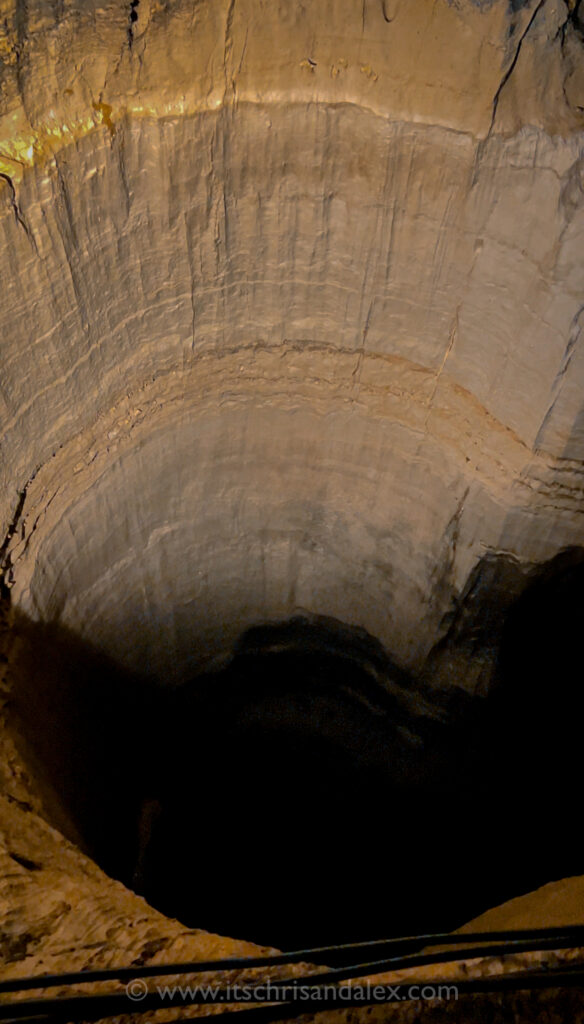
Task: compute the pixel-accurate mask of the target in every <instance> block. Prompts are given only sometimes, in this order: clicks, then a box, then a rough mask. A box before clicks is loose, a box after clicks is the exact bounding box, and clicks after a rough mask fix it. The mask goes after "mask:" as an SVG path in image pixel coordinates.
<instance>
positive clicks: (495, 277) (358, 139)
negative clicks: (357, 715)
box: [0, 0, 584, 1019]
mask: <svg viewBox="0 0 584 1024" xmlns="http://www.w3.org/2000/svg"><path fill="white" fill-rule="evenodd" d="M583 18H584V15H583V12H582V5H581V3H579V2H575V0H568V2H564V0H528V2H515V0H513V2H511V3H508V2H507V0H484V2H479V0H476V2H475V0H416V2H408V0H379V2H374V0H362V2H354V3H350V2H347V0H326V2H323V0H312V2H308V0H306V2H302V3H295V4H292V3H287V2H286V3H284V2H283V3H272V2H263V0H229V2H227V0H223V2H216V0H213V2H211V0H184V2H183V0H173V2H171V3H168V4H167V3H164V4H163V3H159V2H158V0H138V2H137V0H133V2H132V3H131V4H126V3H120V2H117V0H116V2H114V0H111V2H110V0H108V3H106V4H103V5H101V4H100V5H98V4H93V3H87V2H85V0H83V2H82V0H75V2H71V0H62V2H59V3H56V4H49V3H47V2H46V0H32V2H29V3H26V4H25V3H21V2H14V0H1V4H0V266H1V272H0V273H1V278H0V279H1V282H2V292H1V302H2V337H1V340H0V358H1V389H0V421H1V423H2V449H1V464H0V479H1V482H2V487H1V488H0V522H1V533H0V536H2V537H3V538H4V540H3V542H2V543H1V544H0V553H1V558H2V570H3V580H4V588H5V590H8V589H9V590H10V595H11V601H12V605H13V608H14V609H15V610H17V612H18V613H19V615H20V616H21V617H22V618H23V619H26V620H29V621H30V622H32V623H33V624H34V623H50V624H52V625H53V626H55V627H58V628H60V629H66V630H70V631H71V632H72V633H73V634H75V635H76V636H77V637H79V638H81V639H82V640H83V641H84V642H86V643H88V644H91V645H92V647H94V648H95V649H97V650H98V651H99V652H101V653H103V654H105V655H107V656H109V657H111V658H113V659H114V660H115V661H116V663H117V664H119V665H121V666H123V667H125V668H127V669H131V670H133V671H135V672H137V673H140V674H142V675H146V676H148V677H150V678H151V679H152V678H153V679H155V680H158V681H163V682H176V683H179V682H181V681H183V680H185V679H186V678H188V677H189V675H191V674H192V672H193V671H194V670H195V669H197V668H199V667H201V666H204V665H206V664H207V663H208V662H209V661H210V660H212V659H214V658H216V657H217V656H221V655H223V654H224V653H225V652H226V651H228V650H229V649H230V646H231V644H232V642H233V641H234V640H235V639H236V637H237V636H239V635H240V634H241V632H242V631H243V630H244V629H246V628H247V627H248V626H250V625H253V624H255V623H257V622H261V621H265V620H278V619H286V618H288V617H290V616H292V615H294V614H296V613H298V612H305V613H316V614H320V615H327V616H331V617H333V618H335V619H337V620H340V621H341V622H346V623H349V624H351V625H354V626H359V627H363V628H365V629H366V630H367V631H368V632H369V633H370V634H372V635H373V636H375V637H377V638H378V639H379V640H380V641H381V642H382V643H383V644H384V645H385V647H386V648H387V649H388V651H389V652H390V653H391V655H392V656H393V657H394V658H395V659H396V661H397V662H398V663H400V664H401V665H403V666H404V667H406V668H408V669H409V670H410V671H412V672H414V673H418V672H424V671H425V672H426V673H427V672H428V656H429V655H430V654H431V653H432V652H435V651H436V649H437V646H439V644H440V642H441V640H442V639H443V637H444V636H445V634H446V632H447V630H448V627H449V624H450V623H451V622H452V615H453V613H454V612H456V609H457V607H458V605H459V603H460V599H461V597H462V595H464V594H465V593H466V592H467V589H468V587H467V581H469V580H470V579H476V576H475V577H473V573H475V574H476V569H477V566H478V565H482V564H488V560H489V558H491V557H492V556H493V557H495V556H501V555H505V556H509V557H512V558H513V559H514V560H515V561H516V562H517V563H518V564H519V565H533V564H536V563H540V562H544V561H546V560H549V559H551V558H552V557H553V556H554V555H556V554H557V553H558V552H559V551H560V550H562V549H563V548H567V547H575V546H578V545H582V544H583V543H584V528H583V520H582V512H583V502H582V498H583V490H582V488H583V459H584V401H583V388H582V384H583V375H584V345H583V341H582V324H583V322H584V305H583V302H584V298H583V295H584V261H583V259H582V237H583V231H584V73H583V67H584V43H583V35H582V33H583ZM485 560H486V561H485ZM453 676H454V677H455V678H453V679H452V681H453V682H456V683H457V684H458V685H460V686H464V685H466V686H467V687H468V688H470V689H472V688H473V687H474V685H475V682H476V674H473V671H472V670H471V669H468V671H467V669H466V668H465V667H464V666H462V667H460V666H458V667H457V668H456V671H454V670H453ZM444 683H445V680H444V672H442V675H440V684H441V685H444ZM12 685H14V686H16V687H17V688H18V685H19V682H18V677H17V676H16V678H13V680H12ZM3 737H4V738H3V743H4V744H5V745H7V749H8V746H10V745H11V744H12V739H11V735H9V734H8V732H7V731H6V730H5V732H4V734H3ZM19 749H20V753H19V754H16V753H14V754H10V756H8V754H7V758H8V760H7V761H5V773H6V776H7V783H6V788H7V792H8V796H9V797H10V798H11V799H12V802H13V803H14V801H15V800H18V801H20V803H21V805H22V804H24V805H26V806H25V807H24V810H23V808H22V806H21V811H23V813H26V814H31V815H32V814H33V813H36V812H37V811H40V810H42V809H43V808H44V813H45V814H47V815H49V817H50V816H51V813H50V806H51V800H50V798H49V797H47V798H46V799H45V798H43V799H44V802H43V799H42V798H41V797H40V796H38V794H37V796H35V795H34V793H35V792H37V791H38V793H40V791H41V789H42V780H41V778H40V774H39V773H37V774H39V777H38V780H37V782H33V781H32V780H33V779H34V778H35V772H34V770H33V768H31V769H30V771H29V774H28V775H27V774H26V770H27V769H25V767H24V763H23V762H22V760H19V759H22V758H23V757H24V761H26V760H27V758H26V756H25V755H24V754H23V750H24V748H23V747H22V746H20V748H19ZM27 763H28V765H29V767H30V766H33V765H34V755H32V754H31V755H30V758H29V761H28V762H27ZM6 765H8V767H6ZM27 794H28V795H27ZM31 794H32V795H31ZM35 801H36V802H35ZM26 807H30V808H31V809H30V810H26ZM7 813H8V812H7ZM12 813H16V812H15V811H14V808H12V810H11V811H10V813H9V818H10V814H12ZM55 813H56V814H57V813H58V811H55ZM7 820H8V819H7ZM52 820H54V818H53V819H52ZM40 827H41V826H40V825H39V828H40ZM23 835H28V832H27V831H26V829H25V831H24V832H23ZM27 842H28V840H27ZM25 847H26V848H25ZM27 849H28V847H27V846H26V843H25V845H24V847H23V849H22V850H19V851H17V854H18V856H19V857H20V858H21V859H22V858H24V859H26V860H30V861H31V862H33V861H34V860H35V857H34V855H33V854H32V853H31V852H30V850H29V851H28V852H27ZM9 856H10V853H9ZM21 869H22V865H20V867H19V868H18V870H17V871H16V874H17V875H18V878H17V882H18V879H19V878H20V874H19V871H20V870H21ZM24 870H29V869H26V868H24ZM32 870H34V869H32ZM15 884H16V882H15ZM84 884H85V883H81V882H79V886H80V890H79V892H80V894H81V890H82V889H83V885H84ZM104 884H105V883H104ZM8 892H9V896H10V893H11V892H12V888H11V884H10V885H9V886H8ZM76 909H78V911H79V914H80V915H81V916H80V920H82V921H83V922H85V924H83V925H80V926H79V927H80V931H79V930H78V931H75V930H74V929H73V930H72V931H71V935H73V934H74V936H75V941H76V942H77V941H78V939H79V941H81V939H80V936H81V932H83V931H84V929H85V930H86V933H87V935H89V934H91V927H92V926H91V925H90V923H89V922H90V919H91V917H92V914H93V910H92V909H91V904H90V903H87V902H84V898H83V897H82V895H80V897H79V899H78V901H77V903H76ZM47 912H49V911H47ZM50 912H51V913H52V910H51V911H50ZM84 915H85V916H84ZM68 927H69V926H68ZM156 927H157V928H158V927H162V925H160V922H159V923H158V924H157V926H156ZM71 928H73V926H72V925H71ZM542 1019H543V1018H542Z"/></svg>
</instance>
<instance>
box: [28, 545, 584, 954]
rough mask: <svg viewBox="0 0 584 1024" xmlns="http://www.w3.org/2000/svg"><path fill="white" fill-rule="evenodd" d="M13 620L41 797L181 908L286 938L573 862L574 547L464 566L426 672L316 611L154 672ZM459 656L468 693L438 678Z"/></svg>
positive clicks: (429, 913)
mask: <svg viewBox="0 0 584 1024" xmlns="http://www.w3.org/2000/svg"><path fill="white" fill-rule="evenodd" d="M14 617H15V621H14V626H13V630H12V636H13V639H12V645H11V652H10V674H11V678H12V694H11V707H10V715H11V721H12V722H13V723H14V725H15V727H16V728H17V735H18V739H19V742H20V744H21V749H22V753H23V757H24V760H25V762H27V763H28V764H29V765H30V767H31V772H32V775H33V777H34V778H35V779H37V780H38V782H39V785H40V788H41V790H42V791H43V795H44V796H45V798H46V806H47V811H48V816H49V817H50V818H51V817H52V823H53V824H57V826H58V827H61V828H62V830H63V831H64V832H65V834H66V835H68V837H69V838H71V839H72V840H73V841H75V842H77V843H78V844H79V845H80V846H81V848H82V849H84V850H85V852H86V853H88V854H89V855H90V856H91V857H92V858H93V859H94V860H95V861H96V862H97V863H98V864H99V865H100V866H101V867H102V868H103V869H104V870H105V871H106V872H107V873H108V874H110V875H111V876H113V877H115V878H118V879H120V880H121V881H122V882H124V883H125V884H128V885H130V886H131V887H134V888H136V889H137V890H138V891H140V892H142V893H143V894H144V895H145V896H146V898H147V899H148V900H149V901H150V902H151V903H152V905H154V906H157V907H158V908H159V909H161V910H162V911H163V912H166V913H169V914H171V915H173V916H176V917H178V918H179V919H180V920H182V921H183V923H185V924H187V925H189V926H192V927H203V928H207V929H209V930H212V931H223V932H224V933H226V934H232V935H237V936H238V937H242V938H246V939H255V940H256V941H260V942H264V943H268V944H272V945H273V944H278V945H280V946H281V947H284V948H286V947H287V948H290V946H291V945H306V944H309V945H310V944H313V943H314V944H317V943H321V942H329V941H330V942H336V941H349V940H352V939H365V938H373V937H382V936H383V935H389V934H399V933H403V932H412V931H416V930H420V931H427V930H431V929H434V928H436V929H442V928H444V929H448V928H453V927H456V926H458V925H460V924H462V923H464V922H465V921H466V920H468V919H469V918H471V917H472V916H475V915H476V914H478V913H481V912H482V911H483V910H486V909H488V908H489V907H491V906H495V905H497V904H498V903H501V902H503V901H504V900H506V899H509V898H511V897H513V896H516V895H520V894H521V893H525V892H528V891H530V890H532V889H534V888H536V887H538V886H540V885H542V884H544V883H546V882H548V881H551V880H553V879H558V878H562V877H566V876H568V875H570V874H580V873H582V872H584V859H583V858H582V856H581V854H580V851H579V842H578V833H577V825H578V813H577V812H578V809H579V802H580V788H581V776H582V769H581V754H580V742H581V733H582V710H583V703H584V694H583V692H582V673H581V671H580V645H581V641H580V636H581V632H580V630H581V627H582V624H583V622H584V549H580V548H579V549H571V550H569V551H565V552H562V553H561V554H560V555H558V556H557V557H556V558H554V559H552V560H550V561H549V562H548V563H546V564H545V565H543V566H533V567H524V566H519V565H518V564H517V563H513V561H512V560H509V559H506V558H505V557H504V556H499V557H498V558H497V557H493V556H491V557H490V558H489V559H487V560H485V561H484V562H483V563H482V565H479V566H478V567H477V568H476V569H475V571H474V573H473V575H472V577H471V579H470V580H469V584H468V586H467V588H466V590H465V595H463V599H462V601H461V603H460V605H459V607H458V608H457V609H456V613H455V614H454V615H453V616H452V621H451V623H450V626H449V629H448V631H447V633H446V635H445V639H444V640H443V641H442V642H441V644H440V645H437V648H436V650H435V652H434V654H433V658H434V660H433V661H432V659H430V662H429V664H430V666H431V667H433V668H436V666H438V670H437V671H436V673H435V681H434V682H435V685H434V687H433V686H432V678H431V673H429V672H427V673H426V674H425V675H424V676H423V677H422V678H420V679H413V678H411V677H410V676H408V675H407V673H405V672H403V670H401V669H400V668H399V667H398V666H396V665H394V664H393V662H392V661H391V658H389V656H388V655H387V653H386V652H384V650H383V648H382V647H381V645H380V644H379V643H378V642H377V641H376V640H375V639H374V638H372V637H368V636H367V634H365V632H364V631H363V630H356V629H355V628H354V627H350V626H345V625H343V624H340V623H336V624H335V623H334V622H333V621H332V620H324V619H319V617H318V616H314V617H312V619H311V620H308V619H301V618H298V619H296V620H292V622H289V623H287V624H286V623H285V624H282V623H280V624H274V623H271V624H270V623H266V624H263V625H260V626H258V627H256V628H254V629H252V630H249V631H247V633H246V634H245V635H244V636H243V637H242V638H241V639H240V642H239V644H238V645H237V646H236V648H235V651H234V656H233V658H232V659H231V660H229V659H227V660H226V662H225V664H224V665H223V666H222V667H218V668H217V670H216V671H215V672H209V673H207V674H205V675H202V676H199V677H197V678H195V679H193V680H191V681H190V682H189V683H187V684H185V685H183V686H181V687H180V688H177V689H175V690H169V689H164V688H163V687H161V686H160V684H157V683H156V682H155V681H154V679H153V678H150V677H148V676H146V675H145V676H142V677H138V676H136V675H132V674H130V673H128V672H127V671H124V670H122V669H121V668H120V667H119V666H118V665H116V664H114V663H113V662H112V661H111V659H109V658H107V657H105V656H104V655H102V654H101V653H100V652H99V651H97V650H96V649H95V648H94V647H92V645H90V644H88V643H86V642H84V641H82V640H80V639H79V638H78V637H76V636H74V635H73V634H72V633H71V632H70V631H68V630H67V629H64V628H62V627H60V626H55V625H38V624H35V623H33V622H31V621H30V620H28V619H27V618H26V617H25V616H23V615H21V614H18V613H15V616H14ZM473 659H475V660H476V661H477V663H479V664H480V672H481V673H482V674H483V677H484V678H486V676H487V674H488V679H489V685H488V687H487V688H486V692H485V691H484V690H481V691H480V693H479V694H478V695H477V694H475V695H474V696H473V695H472V693H471V694H469V693H465V692H464V691H463V690H462V689H461V687H460V685H459V682H460V680H459V678H458V677H457V678H453V680H452V681H451V682H452V685H451V686H450V687H448V686H447V685H445V684H446V682H447V673H446V670H445V666H446V668H447V666H448V665H449V664H454V665H455V666H459V667H460V665H461V664H463V663H464V661H465V660H466V661H467V662H469V663H472V662H473ZM469 671H470V675H471V677H472V678H474V676H473V673H474V668H473V666H472V664H471V668H470V669H469ZM475 674H476V673H475ZM355 773H356V774H355ZM388 832H389V839H388V838H387V834H388ZM137 865H138V866H139V867H140V870H139V871H138V873H137ZM286 918H288V921H286Z"/></svg>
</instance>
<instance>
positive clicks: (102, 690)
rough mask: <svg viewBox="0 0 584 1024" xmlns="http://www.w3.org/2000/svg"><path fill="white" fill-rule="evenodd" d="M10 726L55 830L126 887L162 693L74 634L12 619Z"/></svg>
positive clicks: (153, 758)
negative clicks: (56, 828)
mask: <svg viewBox="0 0 584 1024" xmlns="http://www.w3.org/2000/svg"><path fill="white" fill-rule="evenodd" d="M8 661H9V686H10V696H9V701H8V706H7V713H8V721H9V725H10V728H11V730H12V731H13V734H14V738H15V742H16V744H17V747H18V748H19V750H20V754H21V757H22V759H23V761H24V763H25V765H26V766H27V768H28V771H29V774H30V775H31V778H32V780H33V785H34V786H35V788H36V789H37V790H38V792H39V794H40V796H41V799H42V803H43V808H44V809H45V813H46V816H47V818H48V819H49V820H50V822H51V824H53V825H55V826H56V827H58V828H59V829H60V830H61V831H62V832H63V833H64V834H65V835H66V837H67V838H68V839H70V840H71V841H73V842H75V843H76V844H77V845H78V846H79V847H80V848H81V849H82V850H83V851H84V852H85V853H86V854H88V856H90V857H91V858H92V859H93V860H95V861H96V862H97V863H98V864H99V865H100V867H102V868H103V869H104V870H105V871H106V873H107V874H109V875H111V876H112V877H114V878H116V879H119V880H121V881H123V882H127V881H128V880H129V879H130V877H131V872H132V869H133V865H134V863H135V858H136V846H137V842H138V838H137V827H138V826H137V822H138V820H139V814H140V804H141V800H142V798H143V793H144V790H145V789H149V788H151V787H152V786H153V784H154V783H153V781H152V779H151V777H150V776H151V774H154V773H155V772H156V770H157V752H158V756H160V758H161V759H162V758H163V757H164V753H163V751H162V749H161V748H162V740H163V738H164V737H165V736H166V731H165V730H164V729H162V728H161V729H160V732H159V731H158V730H157V729H156V728H155V722H156V721H158V722H159V723H160V724H162V723H161V722H160V702H161V698H160V690H159V687H157V686H156V684H155V683H154V681H153V680H151V679H150V678H149V677H147V676H141V677H140V676H137V675H135V674H132V673H130V672H128V671H127V670H125V669H123V668H121V667H120V666H119V665H118V664H116V663H115V662H114V661H112V660H111V658H109V657H107V656H106V655H104V654H103V653H102V652H100V651H99V650H98V649H97V648H95V647H94V646H93V645H92V644H90V643H88V642H86V641H85V640H82V639H80V638H79V637H78V636H76V635H75V634H74V633H72V632H71V631H70V630H69V629H67V628H65V627H63V626H60V625H55V624H50V623H49V624H42V623H41V624H39V623H35V622H32V621H31V620H30V619H29V618H28V617H27V616H25V615H23V614H22V613H21V612H19V611H15V612H14V614H13V624H12V629H11V642H10V648H9V653H8Z"/></svg>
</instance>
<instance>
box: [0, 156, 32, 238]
mask: <svg viewBox="0 0 584 1024" xmlns="http://www.w3.org/2000/svg"><path fill="white" fill-rule="evenodd" d="M0 178H2V180H3V181H5V182H6V184H7V185H8V188H9V189H10V203H11V206H12V212H13V213H14V219H15V220H16V223H17V224H20V226H21V228H23V229H24V232H25V234H26V237H27V238H28V240H29V242H30V244H31V245H32V247H33V249H34V251H35V253H37V255H38V250H37V246H36V242H35V240H34V238H33V236H32V234H31V232H30V229H29V227H28V224H27V223H26V221H25V219H24V217H23V216H22V212H21V210H20V207H19V205H18V200H17V197H16V189H15V187H14V182H13V181H12V178H11V177H10V175H9V174H5V173H4V172H3V171H0Z"/></svg>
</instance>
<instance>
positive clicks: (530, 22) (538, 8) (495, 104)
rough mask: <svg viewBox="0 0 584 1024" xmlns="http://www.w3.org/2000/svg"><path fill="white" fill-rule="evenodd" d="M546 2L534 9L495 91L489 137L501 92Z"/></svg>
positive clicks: (540, 2)
mask: <svg viewBox="0 0 584 1024" xmlns="http://www.w3.org/2000/svg"><path fill="white" fill-rule="evenodd" d="M545 2H546V0H539V3H538V4H537V5H536V7H535V10H534V11H533V14H532V15H531V17H530V19H529V21H528V22H527V25H526V27H525V29H524V31H523V33H522V35H521V38H520V39H519V41H518V43H517V46H516V47H515V53H514V55H513V57H512V59H511V62H510V64H509V66H508V68H507V70H506V72H505V74H504V75H503V77H502V79H501V81H500V83H499V86H498V88H497V91H496V92H495V95H494V97H493V103H492V109H491V123H490V125H489V130H488V132H487V137H488V136H489V135H491V134H492V131H493V128H494V126H495V119H496V117H497V110H498V107H499V101H500V99H501V93H502V92H503V89H504V88H505V86H506V85H507V82H508V81H509V79H510V78H511V75H512V74H513V71H514V70H515V67H516V64H517V61H518V60H519V54H520V53H521V47H522V46H523V43H524V41H525V38H526V36H527V34H528V32H529V31H530V29H531V26H532V25H533V23H534V21H535V19H536V18H537V15H538V14H539V12H540V10H541V8H542V7H543V5H544V4H545Z"/></svg>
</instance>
